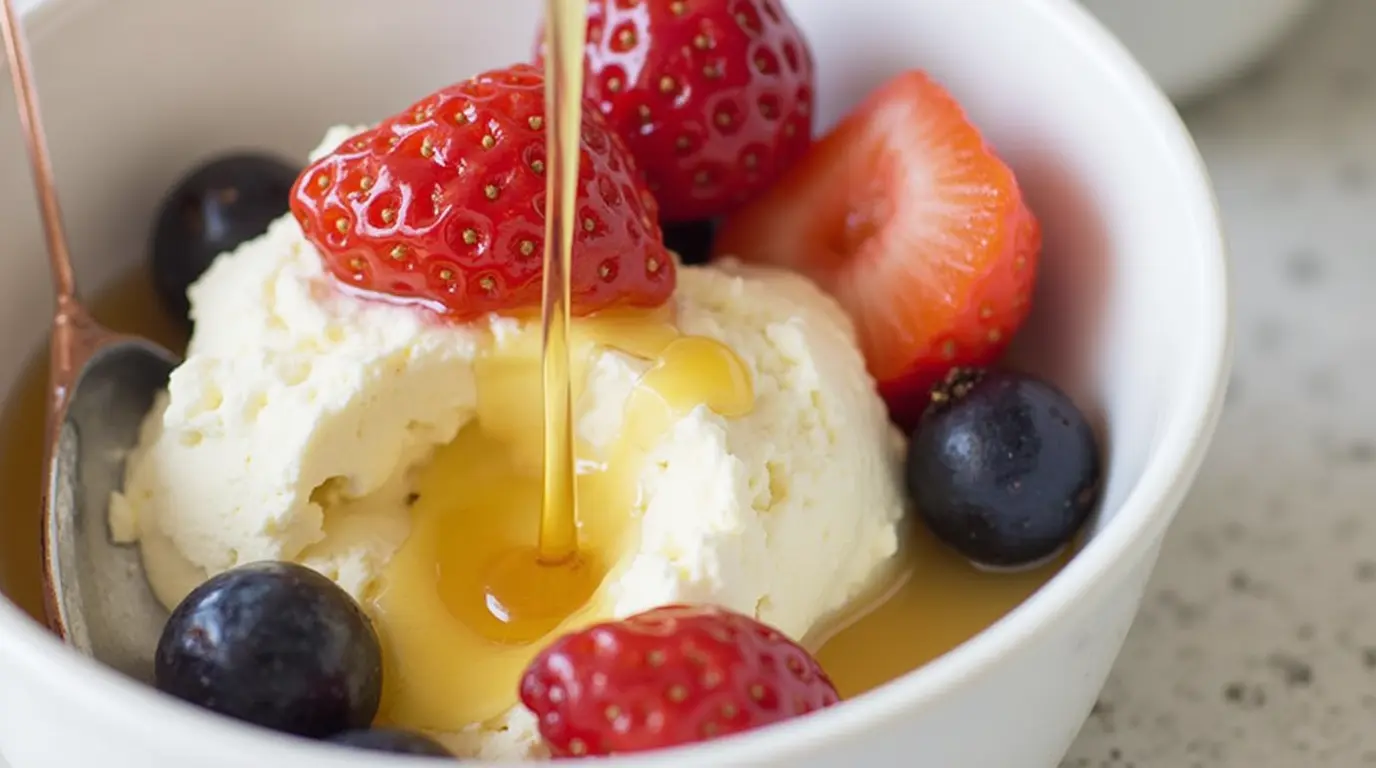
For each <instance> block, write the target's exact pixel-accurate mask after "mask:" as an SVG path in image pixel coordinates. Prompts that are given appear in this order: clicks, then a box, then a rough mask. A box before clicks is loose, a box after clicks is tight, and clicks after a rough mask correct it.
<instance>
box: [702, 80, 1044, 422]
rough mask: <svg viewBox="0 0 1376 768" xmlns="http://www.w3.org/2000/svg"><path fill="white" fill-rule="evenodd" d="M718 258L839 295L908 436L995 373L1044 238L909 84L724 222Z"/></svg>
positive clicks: (998, 163) (962, 126)
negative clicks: (954, 392)
mask: <svg viewBox="0 0 1376 768" xmlns="http://www.w3.org/2000/svg"><path fill="white" fill-rule="evenodd" d="M715 252H716V253H717V254H719V255H725V254H733V255H736V256H738V257H739V258H741V259H743V260H746V261H752V262H763V263H768V264H776V265H780V266H784V267H789V268H791V269H794V270H797V271H799V272H802V273H804V274H806V275H808V276H809V277H811V278H812V279H814V280H815V281H817V283H818V284H819V285H820V286H822V288H823V289H825V290H827V291H829V292H830V293H831V294H832V295H833V296H835V297H836V299H837V300H838V301H840V303H841V306H842V307H844V308H845V309H846V311H847V312H848V313H849V314H850V316H851V317H852V318H853V319H854V320H855V325H856V329H857V331H858V333H859V336H860V346H861V349H862V350H863V351H864V353H865V360H866V362H867V363H868V366H869V370H870V373H871V374H873V375H874V377H875V379H876V380H878V382H879V390H880V392H881V393H882V394H883V395H884V399H885V400H886V401H887V402H888V405H889V411H890V413H891V415H892V416H893V417H894V420H895V421H897V422H898V423H899V424H901V425H904V426H912V424H913V423H914V422H915V421H916V420H917V418H918V417H919V416H920V415H921V413H922V411H923V409H924V408H925V407H926V404H927V393H928V392H929V390H930V388H931V386H932V385H933V384H935V383H937V382H938V381H940V380H941V379H942V378H943V377H945V375H946V373H947V372H948V371H949V370H950V369H951V368H952V367H955V366H982V365H987V364H989V363H991V362H993V361H994V360H995V359H996V358H997V357H998V356H999V355H1000V354H1001V353H1002V352H1003V350H1004V347H1005V346H1006V345H1007V344H1008V340H1009V339H1010V338H1011V337H1012V336H1013V333H1014V332H1015V331H1017V330H1018V328H1019V326H1021V325H1022V322H1023V320H1025V319H1026V317H1027V312H1028V310H1029V309H1030V306H1031V293H1032V286H1033V282H1034V279H1035V276H1036V272H1037V260H1038V256H1039V254H1040V252H1041V228H1040V226H1039V225H1038V224H1037V219H1036V218H1035V217H1034V216H1033V215H1032V212H1031V211H1030V210H1028V208H1027V205H1026V203H1025V202H1024V200H1023V195H1022V191H1021V190H1020V189H1019V188H1018V182H1017V179H1015V178H1014V176H1013V172H1012V171H1011V170H1010V169H1009V168H1008V166H1007V165H1005V164H1004V163H1003V161H1002V160H1000V159H999V158H998V156H997V155H995V154H994V150H993V149H991V148H990V147H989V145H987V144H986V143H985V142H984V139H983V138H982V137H981V136H980V133H979V131H978V130H977V129H976V128H975V126H973V125H971V124H970V121H969V119H967V118H966V116H965V112H964V111H963V110H962V109H961V107H960V105H959V104H957V103H956V101H955V99H953V98H952V97H951V95H950V94H948V93H947V92H946V91H945V90H944V89H942V87H941V86H940V85H937V84H936V83H935V82H933V81H932V80H931V79H929V78H928V77H927V76H926V75H925V74H922V73H921V72H908V73H905V74H902V75H899V76H898V77H896V78H894V79H893V80H891V81H889V83H888V84H886V85H884V86H883V87H882V88H880V89H879V90H878V91H876V92H875V93H873V94H872V95H871V96H870V97H869V98H868V99H867V100H866V101H865V102H864V103H863V104H861V105H860V107H859V108H858V109H856V111H855V112H853V113H852V114H851V115H850V116H849V117H847V118H846V119H845V120H844V121H843V122H842V123H841V124H840V125H838V126H837V127H836V129H835V130H833V131H832V132H831V133H830V134H829V135H827V136H826V137H824V138H822V139H821V140H819V141H818V143H817V144H816V145H814V146H813V147H812V149H811V150H810V151H809V152H808V154H807V156H806V157H804V158H803V159H802V160H801V161H800V162H799V163H798V164H797V165H796V166H794V168H793V170H792V171H790V172H789V173H788V174H787V175H786V176H785V177H784V178H783V179H781V180H780V181H779V183H778V184H777V185H775V186H774V188H772V189H771V190H770V191H769V192H768V193H766V194H765V195H764V196H763V197H761V198H760V199H758V200H756V201H755V202H754V203H753V204H752V205H750V206H749V207H748V208H746V209H745V210H743V211H741V212H740V213H739V214H738V215H737V216H736V217H734V218H733V219H732V220H731V221H729V222H728V223H727V224H726V226H725V227H724V228H723V229H722V231H721V232H720V234H718V236H717V240H716V246H715Z"/></svg>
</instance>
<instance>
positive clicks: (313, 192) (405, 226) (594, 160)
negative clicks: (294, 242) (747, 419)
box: [291, 64, 675, 321]
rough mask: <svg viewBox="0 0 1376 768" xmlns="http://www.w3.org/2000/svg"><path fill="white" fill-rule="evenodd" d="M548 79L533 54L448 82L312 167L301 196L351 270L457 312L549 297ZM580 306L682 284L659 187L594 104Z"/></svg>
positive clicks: (320, 232) (338, 265)
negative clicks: (654, 189) (664, 226)
mask: <svg viewBox="0 0 1376 768" xmlns="http://www.w3.org/2000/svg"><path fill="white" fill-rule="evenodd" d="M544 114H545V81H544V77H543V75H542V74H541V72H540V71H539V70H537V69H535V68H533V67H531V66H530V65H528V64H520V65H517V66H515V67H512V68H510V69H504V70H496V71H492V72H487V73H484V74H481V75H478V76H477V77H475V78H473V79H472V80H468V81H466V82H462V83H459V84H457V85H453V86H450V87H448V88H445V89H444V90H441V91H439V92H438V93H435V94H433V95H431V96H429V97H427V98H425V99H422V100H421V101H419V102H417V103H416V104H415V105H413V106H411V107H410V108H409V109H407V110H406V111H405V112H402V113H401V114H399V115H397V116H395V117H392V118H389V119H387V120H385V121H383V122H382V124H381V125H379V126H378V127H376V128H374V129H372V130H369V131H366V132H364V133H361V134H359V135H358V136H355V137H353V138H352V139H349V140H347V141H345V142H344V143H343V144H342V145H341V146H340V147H339V148H338V149H336V150H335V151H334V152H333V153H332V154H330V155H328V156H326V157H324V158H322V159H320V160H319V161H317V162H315V163H313V164H312V165H311V166H310V167H308V168H306V170H305V171H303V172H302V173H301V177H300V178H299V179H297V181H296V186H295V188H293V189H292V196H291V209H292V212H293V213H295V214H296V218H297V220H298V221H300V222H301V227H302V229H304V230H305V233H306V237H307V238H308V239H309V240H310V241H311V242H312V243H313V244H315V246H316V248H318V249H319V250H320V254H321V257H322V258H323V259H324V260H325V265H326V266H327V267H328V269H329V271H330V272H331V273H333V274H334V276H335V277H336V278H338V279H339V280H340V281H341V282H343V283H345V284H346V285H349V286H352V287H354V288H358V289H361V290H363V291H364V292H368V293H374V294H381V295H385V296H388V297H391V298H394V299H401V300H405V301H414V302H418V303H422V304H425V305H427V306H429V307H431V308H432V309H435V310H436V311H438V312H441V313H443V314H444V315H446V316H448V317H450V318H452V319H453V320H457V321H464V320H470V319H473V318H475V317H477V316H480V315H482V314H485V313H488V312H513V311H520V310H529V309H533V308H537V307H539V306H540V297H541V289H540V280H541V274H542V271H543V270H542V254H543V252H544V241H545V232H544V227H545V134H546V131H545V130H544V128H545V126H544ZM582 129H583V142H582V155H581V157H580V173H579V182H578V202H577V211H578V215H577V223H576V225H575V226H576V229H575V233H576V238H575V241H574V246H573V270H572V272H571V290H572V294H573V311H574V312H577V313H579V314H587V313H590V312H594V311H596V310H599V309H604V308H606V307H610V306H613V305H621V306H633V307H650V306H658V305H659V304H662V303H664V302H665V301H666V300H667V299H668V298H669V296H670V295H671V294H672V293H673V290H674V281H675V274H674V264H673V261H672V259H670V258H669V256H668V254H667V252H666V251H665V249H664V241H663V235H662V234H661V233H660V229H659V224H658V221H657V216H658V210H657V207H656V204H655V201H654V198H653V197H652V196H651V195H650V193H649V191H648V190H647V189H646V188H645V186H644V183H643V182H642V181H641V180H640V178H641V177H640V174H639V171H638V170H637V169H636V167H635V161H634V159H633V158H632V157H631V155H630V153H629V152H628V151H627V150H626V147H625V145H624V144H622V142H621V140H620V139H619V138H618V137H617V136H616V135H615V134H614V133H612V132H611V131H609V130H608V129H607V126H606V123H605V121H603V119H602V116H601V115H600V114H598V112H597V110H596V109H594V108H589V109H585V110H584V114H583V125H582Z"/></svg>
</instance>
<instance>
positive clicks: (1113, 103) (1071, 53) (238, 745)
mask: <svg viewBox="0 0 1376 768" xmlns="http://www.w3.org/2000/svg"><path fill="white" fill-rule="evenodd" d="M788 5H789V6H790V8H791V10H792V12H793V13H794V14H795V16H796V18H797V19H798V20H799V22H800V23H801V24H802V26H803V27H804V28H805V31H806V32H807V33H808V34H809V35H810V37H811V40H812V44H813V46H814V49H815V52H816V55H817V62H818V65H819V68H820V82H819V89H820V103H819V107H820V109H819V112H820V115H819V117H820V119H821V121H822V123H823V125H828V124H830V123H831V122H833V121H835V120H836V118H837V116H838V115H840V114H841V113H842V111H843V110H845V109H847V108H848V107H849V106H851V105H853V104H854V103H856V102H857V101H858V100H859V99H861V98H862V97H863V96H864V95H865V94H866V92H867V91H868V90H869V89H871V88H872V87H874V86H876V85H877V84H878V83H879V82H880V81H881V80H883V79H885V78H886V77H887V76H889V75H891V74H893V73H895V72H896V71H898V70H901V69H904V68H908V67H918V66H920V67H924V68H927V69H928V70H930V71H931V72H933V73H934V74H935V75H936V76H937V77H938V78H939V79H941V80H942V81H944V82H945V83H946V84H947V85H948V86H949V87H950V88H951V89H952V90H953V91H954V93H955V94H957V95H958V97H959V98H960V99H962V100H963V102H964V104H965V105H966V107H967V108H968V110H969V112H970V114H971V115H972V116H973V117H974V119H975V120H976V121H977V122H978V123H979V124H980V125H981V126H983V128H984V129H985V131H986V132H987V134H988V136H989V137H990V138H991V139H992V140H993V141H994V142H995V143H996V144H997V146H998V147H999V148H1000V149H1001V150H1002V152H1003V153H1004V155H1005V156H1006V157H1007V158H1008V159H1009V160H1010V161H1011V163H1012V164H1013V165H1014V166H1015V168H1016V169H1017V171H1018V172H1019V173H1020V175H1021V178H1022V180H1023V183H1024V185H1025V187H1026V189H1027V191H1028V193H1029V195H1030V199H1031V201H1032V204H1033V207H1034V208H1035V209H1036V211H1037V212H1038V213H1039V214H1040V215H1041V217H1042V219H1043V221H1044V224H1045V232H1046V256H1045V263H1046V268H1045V272H1044V281H1043V285H1042V287H1043V288H1044V289H1045V290H1044V292H1043V293H1042V294H1041V295H1040V297H1039V299H1038V310H1037V313H1036V317H1035V319H1034V322H1033V325H1032V327H1031V329H1030V331H1029V333H1028V334H1027V335H1026V339H1025V340H1024V341H1026V342H1028V343H1026V344H1024V348H1023V354H1024V356H1025V357H1026V356H1028V355H1030V356H1033V357H1035V358H1036V359H1037V361H1038V363H1039V364H1040V365H1041V367H1043V368H1044V369H1047V370H1051V371H1052V372H1053V373H1054V374H1055V375H1056V376H1058V377H1059V378H1061V379H1062V381H1063V382H1065V383H1067V385H1068V386H1071V387H1072V388H1074V389H1076V391H1083V390H1084V389H1085V386H1084V385H1088V387H1089V389H1091V390H1092V391H1094V392H1097V393H1098V397H1097V402H1098V403H1099V404H1100V405H1101V406H1102V408H1103V411H1104V414H1105V418H1106V423H1107V427H1108V435H1109V438H1108V451H1109V454H1110V462H1109V472H1108V477H1107V487H1106V495H1105V499H1104V504H1105V506H1104V512H1103V514H1102V516H1101V517H1100V519H1098V520H1097V521H1096V522H1095V524H1094V530H1093V534H1094V535H1093V538H1092V540H1091V541H1089V543H1088V545H1087V546H1086V547H1085V548H1084V550H1083V551H1082V552H1081V553H1080V554H1079V555H1078V556H1077V557H1076V558H1075V560H1074V561H1073V562H1072V563H1071V564H1070V565H1069V566H1068V567H1067V568H1066V569H1065V570H1064V572H1063V573H1061V574H1060V575H1059V576H1057V577H1056V578H1055V579H1054V580H1053V581H1052V582H1050V583H1049V584H1048V585H1047V586H1046V587H1045V588H1044V589H1042V590H1041V591H1040V592H1039V593H1037V594H1036V595H1035V596H1034V597H1033V598H1031V599H1030V600H1028V601H1027V602H1026V603H1025V604H1023V605H1022V606H1021V607H1019V608H1018V609H1016V610H1015V611H1013V612H1012V613H1011V614H1009V615H1008V616H1007V617H1006V618H1004V619H1003V620H1001V621H999V622H998V623H997V624H995V625H994V626H992V627H991V628H990V629H989V630H987V631H986V632H984V633H982V634H980V635H979V636H977V637H976V638H974V639H973V640H972V641H970V642H968V643H966V644H965V645H963V646H961V647H960V648H958V649H956V650H955V651H953V652H951V653H950V654H948V655H946V656H945V657H943V658H941V659H939V660H937V661H935V662H933V663H932V664H930V665H928V666H926V667H924V668H923V669H920V670H918V671H916V672H914V673H912V674H910V675H907V676H905V677H904V678H902V679H899V680H896V681H894V682H893V683H891V684H889V685H887V686H885V687H883V688H881V689H880V690H877V691H874V692H872V693H870V694H868V695H865V696H863V697H859V698H857V699H855V700H854V701H851V702H848V703H846V704H845V705H843V706H840V707H837V708H835V709H833V710H830V711H827V712H825V713H822V714H820V715H818V716H815V717H811V718H807V719H805V720H802V721H796V722H794V723H792V724H787V725H784V726H781V727H777V728H771V729H765V730H762V731H759V732H756V733H754V734H750V735H747V736H744V737H740V738H735V739H729V740H723V741H719V742H716V743H713V744H710V745H707V746H702V747H698V748H693V749H689V750H682V751H674V752H666V753H663V754H659V755H655V756H653V757H640V758H637V759H636V760H635V761H634V764H635V765H641V766H701V765H719V766H726V765H751V766H762V765H781V766H792V767H793V768H804V767H807V766H828V765H843V764H853V765H875V766H886V765H895V766H898V765H901V766H905V767H906V768H1050V766H1053V765H1055V764H1056V762H1057V760H1058V759H1059V758H1060V757H1061V756H1062V755H1063V754H1064V752H1065V750H1066V749H1067V747H1068V745H1069V744H1070V741H1071V740H1072V738H1073V737H1074V735H1075V733H1076V731H1077V730H1078V729H1079V727H1080V725H1081V723H1082V721H1083V719H1084V717H1085V715H1086V713H1087V712H1088V711H1089V708H1090V706H1091V703H1092V702H1093V700H1094V697H1095V695H1096V694H1097V692H1098V690H1099V688H1100V686H1101V685H1102V683H1103V681H1104V678H1105V676H1106V675H1107V673H1108V670H1109V667H1110V665H1111V663H1112V662H1113V659H1114V657H1115V655H1116V654H1117V653H1118V649H1119V647H1120V645H1121V642H1122V640H1123V637H1124V635H1125V634H1126V632H1127V630H1128V626H1129V624H1130V623H1131V621H1132V618H1133V615H1134V613H1135V611H1136V608H1137V604H1138V601H1139V600H1140V598H1141V594H1142V589H1143V585H1144V583H1145V582H1146V580H1147V576H1148V574H1149V573H1150V571H1151V568H1152V565H1153V563H1154V561H1155V559H1156V553H1157V548H1158V546H1159V544H1160V541H1161V537H1162V534H1163V533H1164V531H1165V530H1166V526H1167V524H1168V523H1169V522H1170V520H1171V518H1172V516H1173V515H1174V513H1175V511H1176V509H1177V506H1178V505H1179V503H1180V501H1181V498H1182V497H1183V496H1184V494H1185V492H1186V490H1187V488H1188V486H1189V484H1190V481H1191V479H1192V477H1193V475H1194V473H1195V471H1196V469H1197V467H1198V465H1199V463H1200V460H1201V457H1202V454H1203V452H1204V450H1205V447H1206V443H1207V442H1208V438H1209V435H1210V433H1211V431H1212V428H1213V425H1214V422H1215V418H1216V416H1217V413H1218V408H1219V404H1220V401H1221V393H1222V392H1223V388H1224V381H1225V378H1226V368H1227V356H1228V355H1227V353H1228V346H1229V345H1228V339H1229V334H1228V306H1227V296H1226V280H1225V258H1224V252H1223V246H1222V244H1221V240H1220V235H1219V229H1218V222H1217V221H1216V218H1215V211H1214V205H1213V200H1212V197H1211V195H1210V190H1209V185H1208V181H1207V179H1206V177H1205V172H1204V169H1203V167H1202V166H1201V164H1200V161H1199V158H1198V157H1197V155H1196V153H1195V150H1194V147H1193V146H1192V144H1191V142H1190V139H1189V137H1188V136H1187V134H1186V132H1185V130H1184V128H1183V127H1182V126H1181V124H1180V122H1179V121H1178V120H1177V118H1176V116H1175V112H1174V111H1173V110H1172V108H1171V107H1170V105H1169V104H1168V103H1167V102H1166V100H1165V99H1164V98H1163V97H1162V96H1161V94H1160V93H1159V92H1158V91H1157V90H1156V88H1155V87H1154V86H1153V85H1152V84H1151V83H1150V81H1149V80H1148V78H1147V76H1146V75H1145V74H1144V73H1143V72H1142V71H1140V70H1139V69H1138V67H1137V65H1136V64H1135V63H1134V62H1133V61H1132V59H1131V58H1130V57H1129V56H1128V54H1127V53H1126V52H1125V51H1124V50H1123V49H1122V48H1120V47H1119V45H1118V44H1117V43H1116V42H1115V41H1114V40H1113V39H1112V38H1111V37H1110V36H1109V35H1108V34H1107V33H1106V32H1105V31H1104V30H1103V29H1101V28H1100V27H1099V25H1098V24H1097V23H1096V22H1094V21H1093V20H1092V19H1091V17H1090V16H1089V14H1087V13H1086V12H1085V11H1084V10H1082V8H1081V7H1080V6H1079V5H1076V4H1074V3H1072V2H1070V0H923V2H920V3H898V2H893V0H847V1H846V2H835V0H791V2H789V3H788ZM499 7H500V11H498V10H496V9H497V8H499ZM537 14H538V4H537V0H503V2H501V3H494V2H490V1H483V0H390V2H387V3H382V2H376V1H375V0H291V2H282V1H281V0H196V1H195V2H171V1H170V0H118V1H116V0H44V2H42V3H40V5H39V7H38V8H37V10H35V11H34V12H32V13H31V14H29V18H28V23H29V28H30V30H31V35H32V41H33V50H34V53H35V55H36V71H37V74H38V79H39V85H40V89H41V91H42V92H43V95H44V97H45V100H44V106H45V107H46V110H47V122H48V127H49V129H50V131H51V134H52V149H53V151H54V152H55V155H56V166H57V172H58V176H59V180H60V184H61V188H62V189H63V192H64V194H63V200H64V203H65V204H66V213H67V223H68V226H69V229H70V233H71V236H72V241H73V245H74V252H75V253H76V254H78V260H79V264H78V270H79V272H80V276H81V278H82V280H83V281H84V285H85V286H86V287H87V288H94V287H96V286H97V285H99V284H101V283H102V282H104V281H107V280H109V279H110V278H111V277H113V276H114V275H116V274H117V273H118V272H120V271H122V270H127V269H129V268H130V267H131V266H132V265H134V264H136V263H137V262H138V261H139V260H140V259H141V258H142V255H143V249H144V243H145V235H146V232H147V229H148V223H149V221H150V217H151V215H152V213H153V210H154V208H155V206H156V204H157V202H158V200H159V198H160V196H161V195H162V194H163V193H164V192H165V191H166V189H167V188H168V186H169V185H170V184H171V183H172V182H173V181H174V179H175V178H176V177H177V176H178V175H179V174H181V173H182V172H183V171H184V170H186V169H187V168H188V167H190V166H191V165H193V164H194V163H195V162H197V161H198V160H200V159H203V158H204V157H206V156H208V155H210V154H213V153H216V152H219V151H223V150H225V149H226V148H230V147H234V146H262V147H267V148H271V149H275V150H279V151H282V152H287V153H295V154H296V155H303V154H304V153H305V152H306V151H307V149H308V148H309V147H311V146H312V145H313V144H314V142H315V141H316V140H317V139H318V138H319V136H320V134H321V132H322V130H323V129H324V128H325V127H326V126H329V125H331V124H333V123H339V122H347V123H359V122H363V121H368V120H373V119H377V118H379V117H381V116H384V115H386V114H389V113H390V112H392V111H394V110H397V109H399V108H401V107H403V106H404V105H406V104H408V103H410V102H411V101H413V100H414V99H415V98H417V97H418V96H420V95H422V94H424V93H425V92H427V91H429V90H431V89H433V88H436V87H438V86H440V85H443V84H445V83H447V82H450V81H454V80H458V79H461V78H462V77H465V76H467V75H469V74H471V73H472V72H474V71H476V70H478V69H480V68H487V67H491V66H496V65H501V64H504V63H508V62H510V61H514V60H516V59H519V58H521V57H523V56H524V55H526V53H527V52H528V51H529V49H530V40H531V30H532V28H533V26H534V21H535V18H536V16H537ZM5 103H8V100H6V102H5ZM0 149H3V154H0V162H3V168H4V173H3V174H0V201H2V202H3V205H0V216H3V217H4V219H3V221H4V229H5V239H6V248H5V249H4V251H3V253H0V264H3V274H4V276H5V279H4V280H0V327H3V328H5V329H6V332H5V333H4V334H0V376H3V380H4V381H12V380H13V377H14V375H15V373H16V371H17V369H18V368H19V366H20V365H21V363H22V361H23V360H24V359H25V358H26V356H27V354H28V353H29V352H30V351H32V350H33V349H34V348H35V345H37V344H39V343H40V341H41V339H42V331H43V328H44V326H45V323H46V313H47V311H48V309H49V304H50V302H49V301H48V300H47V298H46V294H47V290H48V289H47V282H46V279H47V276H46V274H45V271H44V262H43V259H42V256H41V248H42V245H41V241H40V238H39V230H38V227H37V226H36V216H35V214H34V208H33V206H32V203H31V195H30V192H29V189H28V184H29V178H28V173H27V169H26V166H25V164H24V163H25V161H24V159H23V156H22V154H21V144H20V141H19V138H18V135H17V122H16V121H15V120H14V119H13V118H12V117H11V116H10V114H9V110H8V109H5V110H3V115H0ZM26 329H27V330H26ZM0 751H3V754H4V755H5V756H6V757H7V758H8V759H9V760H10V761H11V762H12V763H13V765H14V766H15V768H53V767H54V766H82V767H83V768H84V767H86V766H100V767H101V768H147V767H148V766H151V765H160V764H168V765H194V766H197V767H198V768H242V766H245V765H259V766H276V765H291V766H293V768H347V767H348V766H360V767H361V766H365V765H368V766H376V765H378V761H379V759H380V758H379V757H377V756H375V755H358V754H352V753H348V752H345V751H337V750H333V749H329V748H325V747H321V746H317V745H315V744H311V743H308V742H305V741H298V740H295V739H290V738H285V737H278V736H275V735H273V734H269V733H266V732H261V731H259V730H256V729H252V728H248V727H245V726H241V725H238V724H236V723H234V722H231V721H229V720H225V719H221V718H218V717H215V716H212V715H209V714H207V713H204V712H202V711H199V710H196V709H193V708H191V707H189V706H186V705H183V704H181V703H179V702H177V701H174V700H172V699H170V698H164V697H162V696H160V695H158V694H156V693H155V692H154V691H152V690H151V689H147V688H144V687H141V686H139V685H137V684H135V683H133V682H130V681H129V680H127V679H124V678H122V677H120V676H118V675H116V674H114V673H113V672H110V671H108V670H106V669H103V668H101V667H98V666H97V665H95V664H93V663H91V662H89V661H88V660H86V659H84V658H81V657H78V656H77V655H76V654H74V653H72V652H70V651H69V650H68V649H67V648H65V647H64V646H62V645H60V644H59V643H58V642H57V641H56V640H54V639H53V637H51V636H50V635H48V634H47V633H46V632H44V631H43V630H42V629H41V628H40V627H38V626H37V625H36V624H34V623H32V622H30V621H29V620H28V619H26V618H24V617H23V616H22V615H21V614H20V613H19V612H18V611H17V610H15V608H14V607H13V606H11V605H9V604H8V603H4V602H3V601H0ZM615 764H626V765H629V764H631V762H630V761H626V762H624V763H615Z"/></svg>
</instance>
